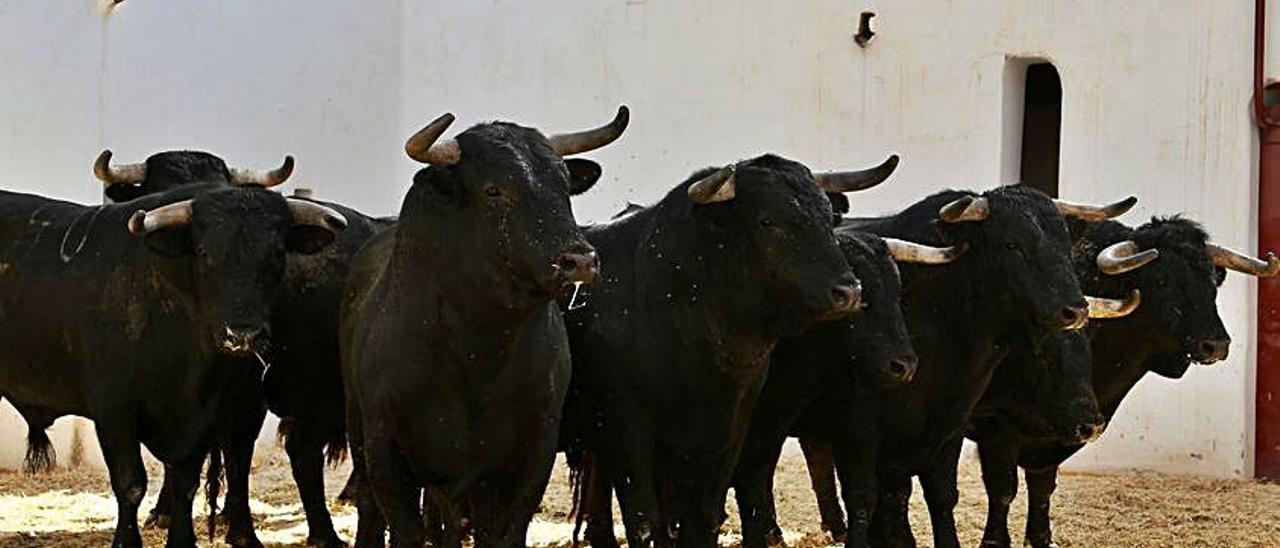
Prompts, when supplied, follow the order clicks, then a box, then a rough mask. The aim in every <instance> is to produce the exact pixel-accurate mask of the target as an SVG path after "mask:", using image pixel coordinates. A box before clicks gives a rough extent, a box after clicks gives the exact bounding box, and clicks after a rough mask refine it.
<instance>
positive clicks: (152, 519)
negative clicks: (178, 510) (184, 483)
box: [142, 464, 173, 529]
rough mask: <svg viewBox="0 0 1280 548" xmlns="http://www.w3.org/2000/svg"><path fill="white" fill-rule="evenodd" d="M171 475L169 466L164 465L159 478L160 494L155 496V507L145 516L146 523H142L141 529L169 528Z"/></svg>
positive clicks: (171, 504)
mask: <svg viewBox="0 0 1280 548" xmlns="http://www.w3.org/2000/svg"><path fill="white" fill-rule="evenodd" d="M171 475H172V472H171V471H170V470H169V465H167V464H166V465H165V466H164V477H163V478H161V484H160V494H159V495H158V496H156V505H155V506H154V507H152V508H151V512H149V513H148V514H147V521H145V522H143V524H142V526H143V527H148V528H150V527H155V528H156V529H168V528H169V507H170V506H173V485H172V483H173V481H172V480H170V479H169V477H170V476H171Z"/></svg>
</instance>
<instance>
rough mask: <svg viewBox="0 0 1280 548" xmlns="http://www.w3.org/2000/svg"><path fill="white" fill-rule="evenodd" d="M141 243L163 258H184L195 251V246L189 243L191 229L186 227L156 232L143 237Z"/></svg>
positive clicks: (175, 227)
mask: <svg viewBox="0 0 1280 548" xmlns="http://www.w3.org/2000/svg"><path fill="white" fill-rule="evenodd" d="M142 241H143V243H145V244H146V245H147V249H150V250H151V251H152V252H153V253H155V254H157V255H161V256H164V257H185V256H187V255H191V254H192V253H193V252H194V250H195V245H194V244H192V243H191V228H190V227H186V226H172V227H168V228H162V229H159V230H156V231H154V232H151V233H150V234H147V235H146V236H143V240H142Z"/></svg>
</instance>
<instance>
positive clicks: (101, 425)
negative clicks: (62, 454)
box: [94, 415, 147, 548]
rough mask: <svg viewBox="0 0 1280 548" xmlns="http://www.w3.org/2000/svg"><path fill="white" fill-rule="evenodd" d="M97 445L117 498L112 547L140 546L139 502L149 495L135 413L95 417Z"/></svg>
mask: <svg viewBox="0 0 1280 548" xmlns="http://www.w3.org/2000/svg"><path fill="white" fill-rule="evenodd" d="M95 419H96V420H95V422H94V429H95V430H97V434H98V444H99V445H100V446H101V448H102V457H103V460H105V461H106V463H107V472H108V473H109V474H110V476H111V492H112V494H114V495H115V497H116V530H115V534H114V535H113V536H112V539H111V546H112V548H141V546H142V535H141V534H139V533H138V505H139V504H140V503H141V502H142V497H143V496H144V495H146V494H147V470H146V468H144V467H143V466H142V448H141V446H140V445H139V443H138V438H137V434H136V432H135V431H134V426H133V425H134V424H136V421H135V420H133V417H132V416H124V417H112V416H109V415H99V416H97V417H95Z"/></svg>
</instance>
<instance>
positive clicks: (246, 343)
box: [219, 326, 267, 356]
mask: <svg viewBox="0 0 1280 548" xmlns="http://www.w3.org/2000/svg"><path fill="white" fill-rule="evenodd" d="M266 338H267V337H266V330H265V329H263V328H261V327H256V326H227V327H225V328H224V332H223V334H222V342H221V344H220V345H219V346H220V348H219V349H220V350H221V351H222V352H223V353H225V354H231V355H234V356H244V355H248V354H252V353H254V352H257V351H259V350H261V349H262V346H263V344H264V343H265V342H266Z"/></svg>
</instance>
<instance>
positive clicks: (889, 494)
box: [867, 472, 916, 548]
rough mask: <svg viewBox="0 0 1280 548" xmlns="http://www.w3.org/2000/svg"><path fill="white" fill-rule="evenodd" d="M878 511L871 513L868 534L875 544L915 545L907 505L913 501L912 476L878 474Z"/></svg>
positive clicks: (891, 546)
mask: <svg viewBox="0 0 1280 548" xmlns="http://www.w3.org/2000/svg"><path fill="white" fill-rule="evenodd" d="M877 484H878V486H879V488H878V489H877V498H876V511H875V513H873V514H872V515H871V526H870V527H869V528H868V529H869V532H868V534H867V536H868V537H869V539H870V544H871V545H872V546H883V547H888V548H915V545H916V539H915V536H914V535H913V534H912V533H911V521H910V516H909V514H908V504H910V502H911V476H909V475H907V474H905V473H902V472H884V473H880V474H879V476H878V477H877Z"/></svg>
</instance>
